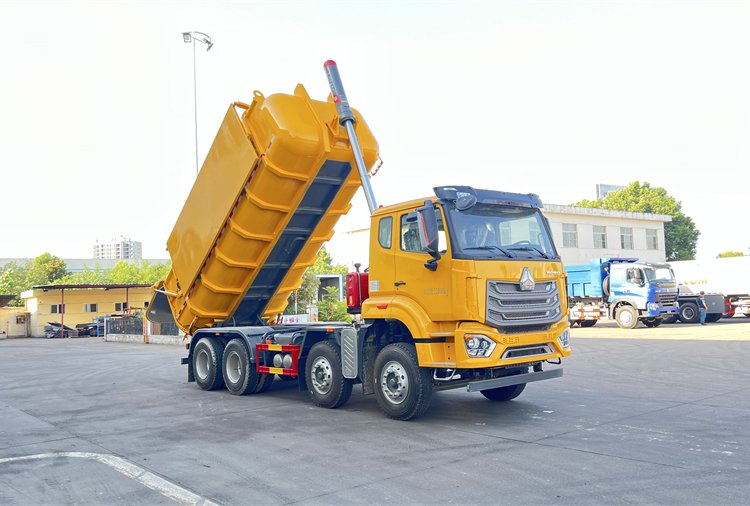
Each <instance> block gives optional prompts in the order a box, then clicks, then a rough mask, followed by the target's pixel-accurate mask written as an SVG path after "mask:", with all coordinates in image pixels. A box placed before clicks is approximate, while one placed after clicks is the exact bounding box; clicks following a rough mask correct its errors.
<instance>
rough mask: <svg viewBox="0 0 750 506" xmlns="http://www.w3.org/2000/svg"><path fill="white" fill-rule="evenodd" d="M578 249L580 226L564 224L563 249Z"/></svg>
mask: <svg viewBox="0 0 750 506" xmlns="http://www.w3.org/2000/svg"><path fill="white" fill-rule="evenodd" d="M577 247H578V226H577V225H576V224H575V223H563V248H577Z"/></svg>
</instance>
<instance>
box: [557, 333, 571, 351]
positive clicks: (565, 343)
mask: <svg viewBox="0 0 750 506" xmlns="http://www.w3.org/2000/svg"><path fill="white" fill-rule="evenodd" d="M557 340H558V341H560V346H562V347H563V348H570V330H568V329H565V330H563V332H562V334H560V335H559V336H558V337H557Z"/></svg>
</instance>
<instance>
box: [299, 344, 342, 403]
mask: <svg viewBox="0 0 750 506" xmlns="http://www.w3.org/2000/svg"><path fill="white" fill-rule="evenodd" d="M305 377H306V378H307V389H308V391H309V392H310V398H311V399H312V401H313V403H314V404H315V405H317V406H320V407H322V408H338V407H340V406H343V405H344V404H346V401H348V400H349V397H350V396H351V395H352V380H350V379H346V378H344V374H343V372H342V371H341V353H340V352H339V349H338V348H337V347H336V346H335V345H333V344H332V343H330V342H328V341H321V342H319V343H315V345H314V346H313V347H312V348H311V349H310V354H309V355H308V356H307V363H306V364H305Z"/></svg>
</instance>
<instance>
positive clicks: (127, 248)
mask: <svg viewBox="0 0 750 506" xmlns="http://www.w3.org/2000/svg"><path fill="white" fill-rule="evenodd" d="M142 249H143V248H142V245H141V242H140V241H134V240H132V239H131V238H129V237H128V238H127V239H126V238H125V237H124V236H120V238H119V239H117V238H115V239H112V240H111V241H110V242H104V241H102V242H99V241H96V244H95V245H94V258H112V259H118V260H140V259H141V258H142V256H143V253H142Z"/></svg>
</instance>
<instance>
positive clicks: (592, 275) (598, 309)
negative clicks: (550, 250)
mask: <svg viewBox="0 0 750 506" xmlns="http://www.w3.org/2000/svg"><path fill="white" fill-rule="evenodd" d="M565 272H566V274H567V275H568V279H567V287H568V297H569V299H570V301H569V302H570V308H571V309H570V314H569V319H570V321H571V323H578V324H579V325H580V326H582V327H590V326H593V325H595V324H596V322H597V321H598V320H599V319H600V318H601V317H602V315H606V316H607V317H608V318H611V319H614V320H615V321H616V322H617V325H618V326H619V327H620V328H627V329H632V328H635V327H636V326H637V325H638V322H639V321H641V322H643V324H644V325H646V326H647V327H658V326H659V325H661V323H662V322H663V320H664V318H667V317H669V316H672V315H675V314H677V310H678V308H677V296H678V291H677V282H676V281H675V279H674V275H673V274H672V271H671V269H670V268H669V264H657V263H647V262H638V259H637V258H594V259H592V260H591V261H590V262H589V263H588V264H582V265H566V266H565Z"/></svg>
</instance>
